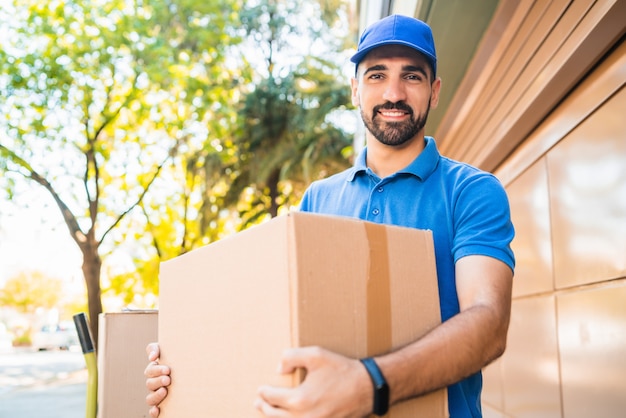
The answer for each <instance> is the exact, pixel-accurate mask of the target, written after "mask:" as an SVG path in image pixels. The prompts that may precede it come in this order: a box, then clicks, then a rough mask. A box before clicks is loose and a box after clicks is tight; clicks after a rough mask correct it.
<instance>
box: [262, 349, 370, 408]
mask: <svg viewBox="0 0 626 418" xmlns="http://www.w3.org/2000/svg"><path fill="white" fill-rule="evenodd" d="M298 368H302V369H305V370H306V377H305V379H304V381H303V382H302V383H301V384H300V385H299V386H297V387H295V388H279V387H271V386H262V387H260V388H259V397H258V398H257V400H256V402H255V406H256V408H257V409H258V410H259V411H261V412H262V413H263V414H264V415H265V416H266V417H268V418H274V417H275V418H288V417H290V418H295V417H308V418H324V417H333V418H339V417H342V418H360V417H364V416H367V415H369V414H370V413H371V412H372V406H373V393H374V391H373V386H372V382H371V380H370V377H369V375H368V373H367V371H366V370H365V367H363V365H362V364H361V362H359V361H358V360H354V359H349V358H347V357H343V356H341V355H339V354H335V353H332V352H330V351H328V350H324V349H322V348H319V347H305V348H294V349H291V350H287V351H286V352H285V353H284V354H283V357H282V359H281V362H280V365H279V370H278V371H279V373H282V374H287V373H292V372H294V371H295V370H296V369H298Z"/></svg>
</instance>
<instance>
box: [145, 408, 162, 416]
mask: <svg viewBox="0 0 626 418" xmlns="http://www.w3.org/2000/svg"><path fill="white" fill-rule="evenodd" d="M160 412H161V411H160V410H159V407H158V406H153V407H152V408H150V410H149V411H148V413H149V414H150V417H152V418H157V417H158V416H159V413H160Z"/></svg>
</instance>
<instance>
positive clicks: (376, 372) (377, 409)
mask: <svg viewBox="0 0 626 418" xmlns="http://www.w3.org/2000/svg"><path fill="white" fill-rule="evenodd" d="M360 361H361V363H362V364H363V366H365V370H367V373H369V375H370V378H371V379H372V384H373V385H374V407H373V408H372V412H373V413H374V415H378V416H379V417H382V416H383V415H385V414H386V413H387V411H389V385H387V380H385V376H383V373H382V372H381V371H380V368H378V364H376V361H374V359H373V358H371V357H366V358H363V359H361V360H360Z"/></svg>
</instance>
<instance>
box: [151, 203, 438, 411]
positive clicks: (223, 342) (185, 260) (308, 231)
mask: <svg viewBox="0 0 626 418" xmlns="http://www.w3.org/2000/svg"><path fill="white" fill-rule="evenodd" d="M440 322H441V317H440V311H439V296H438V286H437V277H436V270H435V258H434V249H433V241H432V234H431V232H430V231H420V230H416V229H409V228H400V227H395V226H385V225H379V224H373V223H369V222H364V221H360V220H355V219H349V218H340V217H332V216H322V215H317V214H311V213H291V214H288V215H284V216H281V217H278V218H275V219H273V220H271V221H269V222H266V223H264V224H262V225H259V226H255V227H253V228H250V229H248V230H246V231H243V232H240V233H238V234H235V235H233V236H231V237H229V238H226V239H223V240H221V241H218V242H215V243H213V244H210V245H208V246H206V247H203V248H199V249H197V250H194V251H191V252H189V253H187V254H185V255H182V256H180V257H177V258H174V259H171V260H169V261H166V262H163V263H162V264H161V271H160V297H159V344H160V346H161V360H162V363H163V364H167V365H169V366H171V368H172V385H171V386H170V389H169V393H168V397H167V398H166V399H165V401H164V402H163V404H162V405H161V415H160V416H161V418H188V417H200V416H206V417H216V418H217V417H219V418H229V417H233V418H234V417H237V418H240V417H241V418H250V417H259V416H261V414H260V413H259V412H257V411H256V410H255V409H254V408H253V401H254V399H255V397H256V392H257V389H258V387H259V386H261V385H263V384H271V385H277V386H295V385H298V384H299V382H300V380H299V379H300V378H301V374H300V373H294V374H293V375H287V376H280V375H278V374H277V373H276V367H277V365H278V361H279V358H280V356H281V354H282V352H283V351H284V349H286V348H289V347H303V346H309V345H318V346H321V347H324V348H327V349H330V350H332V351H335V352H337V353H340V354H343V355H346V356H350V357H353V358H361V357H366V356H369V355H375V354H380V353H384V352H388V351H389V350H391V349H393V348H397V347H401V346H404V345H406V344H407V343H409V342H411V341H414V340H416V339H417V338H419V337H420V336H422V335H424V334H425V333H426V332H428V331H429V330H430V329H432V328H434V327H435V326H437V325H438V324H439V323H440ZM447 415H448V411H447V393H446V390H440V391H437V392H434V393H432V394H430V395H427V396H424V397H421V398H417V399H412V400H409V401H407V402H403V403H401V404H398V405H396V406H394V407H393V408H391V410H390V412H389V414H388V415H387V416H388V417H391V418H404V417H415V416H427V417H444V416H447Z"/></svg>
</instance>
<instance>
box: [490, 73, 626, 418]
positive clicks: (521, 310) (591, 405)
mask: <svg viewBox="0 0 626 418" xmlns="http://www.w3.org/2000/svg"><path fill="white" fill-rule="evenodd" d="M624 69H626V66H624ZM624 82H626V79H625V80H624V81H623V82H622V86H621V87H620V88H619V89H618V90H617V91H616V92H615V94H613V95H612V96H611V97H610V98H609V99H608V100H606V101H605V102H604V103H602V104H601V105H600V106H599V107H597V109H596V110H595V111H594V112H593V113H591V114H590V115H589V116H588V117H587V118H586V119H585V120H584V121H583V122H582V123H580V124H576V125H575V126H573V127H572V129H571V130H570V131H569V132H568V133H567V135H565V136H564V137H563V138H562V139H561V140H560V141H558V142H557V144H556V145H555V146H554V147H552V148H551V149H550V150H549V151H548V152H547V153H545V154H544V155H542V156H541V157H539V158H538V159H537V160H536V161H535V162H534V163H533V164H532V165H531V166H530V167H528V168H527V169H526V170H525V171H524V172H523V173H522V174H521V175H520V176H519V177H517V178H516V179H515V180H513V181H511V182H510V183H509V184H507V185H506V187H507V192H508V194H509V198H510V202H511V213H512V217H513V221H514V224H515V227H516V238H515V241H514V243H513V248H514V251H515V252H516V257H517V269H516V275H515V279H514V283H515V284H514V291H513V305H512V314H511V315H512V316H511V325H510V329H509V336H508V345H507V351H506V352H505V354H504V355H503V356H502V357H501V358H500V359H499V360H498V361H496V362H495V363H493V364H491V365H490V366H488V367H487V368H486V369H485V372H484V380H485V385H484V391H483V404H484V409H485V411H484V412H485V417H487V418H496V417H533V418H536V417H567V418H570V417H581V418H582V417H622V416H626V415H625V414H626V413H625V412H624V411H626V113H625V111H624V109H626V87H624V86H623V83H624Z"/></svg>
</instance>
